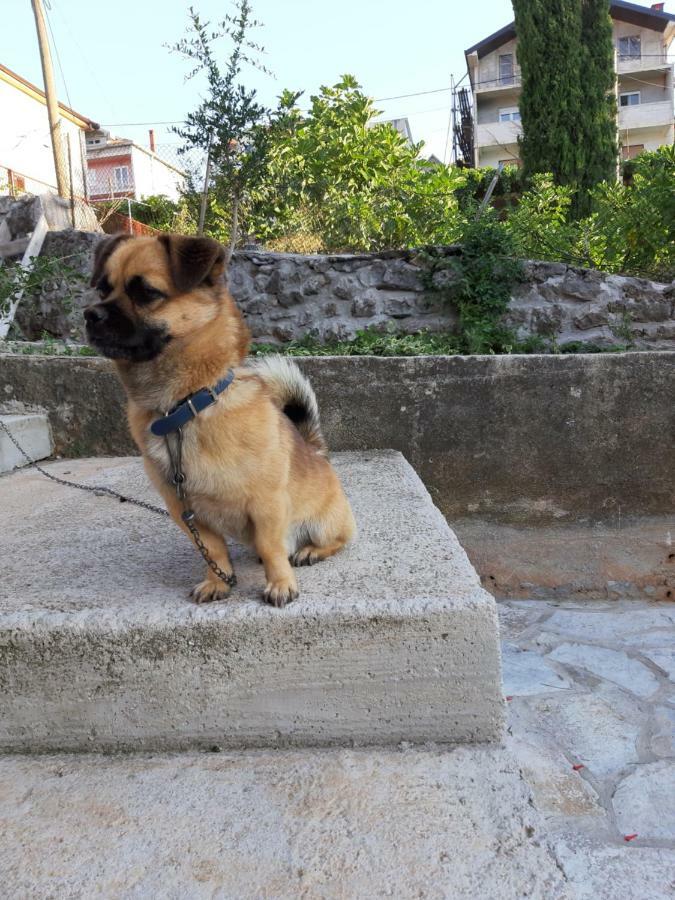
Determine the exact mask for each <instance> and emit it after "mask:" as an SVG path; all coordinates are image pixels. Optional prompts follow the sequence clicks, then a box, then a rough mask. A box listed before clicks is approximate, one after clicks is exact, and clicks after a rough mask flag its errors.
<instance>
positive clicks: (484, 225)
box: [423, 211, 523, 353]
mask: <svg viewBox="0 0 675 900" xmlns="http://www.w3.org/2000/svg"><path fill="white" fill-rule="evenodd" d="M423 258H424V260H425V263H426V271H425V273H424V284H425V287H426V289H427V290H428V291H430V292H432V293H434V294H436V295H440V296H441V297H442V298H443V300H444V301H445V302H447V304H448V305H451V306H453V307H454V308H455V309H456V310H457V312H458V314H459V335H458V337H459V342H460V347H461V352H463V353H504V352H507V353H508V352H510V350H511V348H512V346H513V344H514V335H513V332H512V331H511V330H510V329H508V328H506V327H505V326H504V325H503V324H501V320H502V317H503V316H504V314H505V313H506V311H507V309H508V306H509V302H510V300H511V294H512V291H513V287H514V285H515V284H516V283H517V282H518V281H519V280H520V279H521V278H522V277H523V266H522V263H521V262H520V260H518V259H515V258H514V249H513V243H512V240H511V236H510V234H509V232H508V231H507V230H506V228H505V227H504V226H503V225H502V224H501V223H500V222H499V221H497V218H496V216H495V214H494V213H493V211H486V213H485V214H484V215H483V217H481V218H480V219H479V220H477V221H476V220H472V221H469V222H467V224H466V225H465V227H464V229H463V234H462V253H461V255H460V256H453V257H447V256H442V255H439V254H436V253H434V251H433V250H431V251H427V252H426V253H425V254H424V257H423Z"/></svg>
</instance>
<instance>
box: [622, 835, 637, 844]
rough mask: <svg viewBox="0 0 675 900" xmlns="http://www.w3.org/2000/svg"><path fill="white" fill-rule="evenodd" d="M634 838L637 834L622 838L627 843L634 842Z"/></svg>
mask: <svg viewBox="0 0 675 900" xmlns="http://www.w3.org/2000/svg"><path fill="white" fill-rule="evenodd" d="M636 837H637V834H625V835H624V836H623V839H624V841H626V842H628V841H634V840H635V838H636Z"/></svg>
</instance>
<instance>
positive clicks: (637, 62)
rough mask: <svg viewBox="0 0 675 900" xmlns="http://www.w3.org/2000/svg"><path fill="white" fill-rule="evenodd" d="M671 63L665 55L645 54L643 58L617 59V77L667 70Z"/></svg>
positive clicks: (627, 57)
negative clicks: (630, 73) (632, 73)
mask: <svg viewBox="0 0 675 900" xmlns="http://www.w3.org/2000/svg"><path fill="white" fill-rule="evenodd" d="M671 66H672V62H669V60H668V58H667V56H666V54H665V53H658V54H657V53H652V54H645V55H644V56H625V57H623V58H622V57H621V56H618V57H617V62H616V68H617V72H618V73H619V75H626V74H628V73H629V72H649V71H657V70H659V69H669V68H671Z"/></svg>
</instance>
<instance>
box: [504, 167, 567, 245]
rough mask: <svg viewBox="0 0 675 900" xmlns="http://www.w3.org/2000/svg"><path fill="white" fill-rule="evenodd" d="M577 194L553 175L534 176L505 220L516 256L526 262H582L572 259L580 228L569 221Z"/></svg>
mask: <svg viewBox="0 0 675 900" xmlns="http://www.w3.org/2000/svg"><path fill="white" fill-rule="evenodd" d="M573 200H574V191H573V189H572V188H571V187H569V186H567V185H556V184H555V182H554V181H553V177H552V176H551V175H535V176H534V177H533V179H532V185H531V187H530V189H529V190H528V191H525V193H524V194H523V195H522V197H521V198H520V201H519V203H518V205H517V206H516V207H515V209H513V210H512V211H511V213H510V215H509V217H508V219H507V221H506V228H507V230H508V231H509V233H510V234H511V237H512V239H513V245H514V251H515V253H516V254H517V255H518V256H520V257H523V258H525V259H548V260H563V261H565V262H581V261H580V260H578V259H576V258H575V257H574V256H573V253H574V247H575V245H576V242H577V237H578V228H577V226H576V225H575V224H574V223H571V222H570V221H569V212H570V209H571V207H572V203H573Z"/></svg>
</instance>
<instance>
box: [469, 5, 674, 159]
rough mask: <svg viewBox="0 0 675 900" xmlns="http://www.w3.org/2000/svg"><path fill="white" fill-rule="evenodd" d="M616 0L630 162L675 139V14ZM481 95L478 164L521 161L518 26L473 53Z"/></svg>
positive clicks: (476, 114)
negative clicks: (673, 53)
mask: <svg viewBox="0 0 675 900" xmlns="http://www.w3.org/2000/svg"><path fill="white" fill-rule="evenodd" d="M664 5H665V4H664V3H656V4H654V5H653V6H652V7H645V6H639V5H638V4H636V3H627V2H613V3H611V4H610V11H611V16H612V23H613V34H614V45H615V48H616V60H617V64H616V65H617V72H616V74H617V94H618V97H617V102H618V137H619V145H620V147H621V154H622V156H623V158H624V159H628V158H631V157H633V156H636V155H637V154H638V153H641V152H642V151H643V150H656V149H657V148H658V147H661V146H663V145H664V144H672V143H673V140H674V139H675V133H674V123H675V118H674V113H673V83H674V82H673V63H672V61H671V59H670V51H671V46H672V45H673V38H675V15H673V14H671V13H667V12H665V11H664ZM465 55H466V62H467V67H468V71H469V79H470V83H471V88H470V89H471V93H472V95H473V161H472V162H473V165H474V166H476V167H483V166H497V165H498V164H499V163H505V164H514V163H518V162H519V149H518V137H519V135H520V134H521V133H522V127H521V123H520V112H519V109H518V102H519V98H520V91H521V75H520V68H519V66H518V41H517V37H516V30H515V23H514V22H512V23H511V24H510V25H507V26H506V27H505V28H502V29H501V30H500V31H497V32H495V33H494V34H492V35H490V36H489V37H487V38H485V39H484V40H482V41H479V42H478V43H477V44H475V45H474V46H473V47H469V49H468V50H466V51H465Z"/></svg>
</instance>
